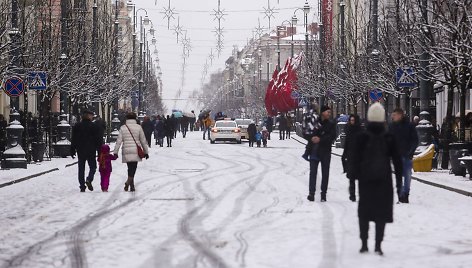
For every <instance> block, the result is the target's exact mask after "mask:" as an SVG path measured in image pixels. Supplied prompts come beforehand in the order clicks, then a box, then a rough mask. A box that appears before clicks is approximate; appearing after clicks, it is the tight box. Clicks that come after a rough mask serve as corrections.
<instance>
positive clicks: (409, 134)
mask: <svg viewBox="0 0 472 268" xmlns="http://www.w3.org/2000/svg"><path fill="white" fill-rule="evenodd" d="M392 121H393V122H392V124H390V126H389V131H390V133H391V134H392V135H393V136H394V137H395V141H396V143H397V146H398V153H399V154H400V156H401V158H402V165H403V189H402V192H401V198H400V202H401V203H409V202H410V201H409V195H410V183H411V170H412V168H413V155H414V154H415V151H416V147H418V143H419V140H418V133H417V132H416V127H415V125H414V124H413V123H411V122H409V120H408V118H407V117H406V116H405V112H404V111H403V110H402V109H400V108H397V109H395V110H394V111H393V113H392Z"/></svg>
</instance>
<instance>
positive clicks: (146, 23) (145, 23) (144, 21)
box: [143, 14, 151, 26]
mask: <svg viewBox="0 0 472 268" xmlns="http://www.w3.org/2000/svg"><path fill="white" fill-rule="evenodd" d="M150 22H151V20H150V19H149V16H148V15H147V14H146V16H144V19H143V24H144V26H149V23H150Z"/></svg>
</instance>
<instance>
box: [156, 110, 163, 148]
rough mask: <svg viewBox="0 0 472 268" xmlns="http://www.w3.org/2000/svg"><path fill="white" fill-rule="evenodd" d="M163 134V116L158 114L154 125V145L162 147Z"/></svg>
mask: <svg viewBox="0 0 472 268" xmlns="http://www.w3.org/2000/svg"><path fill="white" fill-rule="evenodd" d="M165 136H166V135H165V131H164V117H161V116H160V115H158V116H157V119H156V122H155V125H154V138H155V139H156V145H159V146H160V147H163V146H164V137H165Z"/></svg>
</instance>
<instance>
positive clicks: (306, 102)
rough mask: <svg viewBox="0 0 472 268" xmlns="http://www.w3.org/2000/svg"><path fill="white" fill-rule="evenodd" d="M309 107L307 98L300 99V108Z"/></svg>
mask: <svg viewBox="0 0 472 268" xmlns="http://www.w3.org/2000/svg"><path fill="white" fill-rule="evenodd" d="M307 105H308V101H307V100H306V98H305V97H300V98H298V107H303V106H307Z"/></svg>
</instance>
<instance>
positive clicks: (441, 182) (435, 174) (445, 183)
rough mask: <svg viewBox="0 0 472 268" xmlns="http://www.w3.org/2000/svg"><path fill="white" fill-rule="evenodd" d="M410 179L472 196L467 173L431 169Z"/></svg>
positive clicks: (338, 152)
mask: <svg viewBox="0 0 472 268" xmlns="http://www.w3.org/2000/svg"><path fill="white" fill-rule="evenodd" d="M292 138H293V139H294V140H296V141H298V142H299V143H302V144H306V141H305V140H304V139H303V138H301V137H298V136H296V135H293V136H292ZM342 153H343V149H342V148H334V147H333V151H332V154H333V155H335V156H339V157H340V156H341V155H342ZM412 179H413V180H416V181H418V182H421V183H425V184H428V185H431V186H434V187H438V188H442V189H445V190H449V191H453V192H456V193H459V194H462V195H465V196H470V197H472V180H470V179H469V175H468V174H467V176H466V177H461V176H454V174H449V170H432V171H431V172H413V177H412Z"/></svg>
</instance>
